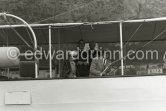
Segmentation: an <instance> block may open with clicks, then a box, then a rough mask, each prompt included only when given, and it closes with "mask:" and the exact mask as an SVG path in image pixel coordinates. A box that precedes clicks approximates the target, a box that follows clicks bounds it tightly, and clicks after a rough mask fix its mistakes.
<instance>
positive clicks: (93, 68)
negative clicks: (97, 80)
mask: <svg viewBox="0 0 166 111" xmlns="http://www.w3.org/2000/svg"><path fill="white" fill-rule="evenodd" d="M96 65H97V61H96V60H92V63H91V66H90V74H91V75H94V76H100V74H101V71H99V70H97V67H96Z"/></svg>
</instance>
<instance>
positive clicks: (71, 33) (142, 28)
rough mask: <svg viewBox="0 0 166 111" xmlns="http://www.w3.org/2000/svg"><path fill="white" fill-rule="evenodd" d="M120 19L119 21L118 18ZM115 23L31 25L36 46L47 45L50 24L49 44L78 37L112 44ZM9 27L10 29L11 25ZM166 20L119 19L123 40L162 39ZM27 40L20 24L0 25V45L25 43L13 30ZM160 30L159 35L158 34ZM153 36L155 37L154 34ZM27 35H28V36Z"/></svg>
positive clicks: (115, 36) (115, 35) (115, 38)
mask: <svg viewBox="0 0 166 111" xmlns="http://www.w3.org/2000/svg"><path fill="white" fill-rule="evenodd" d="M119 22H120V21H119ZM119 22H118V21H115V22H113V21H112V22H99V23H78V24H77V23H73V24H72V23H70V24H68V23H66V24H65V23H64V24H61V25H60V23H59V24H57V25H56V24H36V25H35V24H34V25H32V27H33V29H34V31H35V34H36V37H37V41H38V45H47V44H48V36H49V34H48V30H49V26H50V25H51V26H52V27H51V28H52V30H51V31H52V44H57V43H76V42H78V41H79V40H80V39H83V40H85V41H86V42H90V41H94V42H100V43H115V42H119V41H120V37H119V36H120V32H119ZM11 27H13V28H11ZM165 27H166V21H164V19H162V21H155V20H154V21H150V20H149V21H145V20H144V21H143V20H142V21H140V20H138V21H137V22H136V21H124V22H123V28H122V31H123V42H126V41H128V40H130V41H138V42H139V41H150V40H153V39H154V40H165V37H166V33H165V30H166V28H165ZM15 30H16V31H17V32H18V33H19V34H20V35H21V37H23V39H24V40H25V41H27V43H29V44H32V43H33V42H32V40H33V39H32V40H31V38H32V35H31V34H30V33H28V32H27V29H26V28H25V27H24V26H22V25H20V26H19V25H15V26H12V25H11V26H10V27H9V26H8V27H6V26H4V27H2V26H0V45H5V44H7V43H8V44H11V45H25V43H24V42H23V40H22V39H20V37H18V34H17V33H16V31H15ZM160 33H161V34H160ZM159 34H160V36H159V37H157V38H156V39H155V37H156V36H158V35H159ZM30 36H31V38H30Z"/></svg>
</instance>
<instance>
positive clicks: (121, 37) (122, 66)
mask: <svg viewBox="0 0 166 111" xmlns="http://www.w3.org/2000/svg"><path fill="white" fill-rule="evenodd" d="M122 24H123V23H122V21H121V22H120V23H119V28H120V60H121V75H122V76H123V75H124V64H123V30H122Z"/></svg>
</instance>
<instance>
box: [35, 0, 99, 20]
mask: <svg viewBox="0 0 166 111" xmlns="http://www.w3.org/2000/svg"><path fill="white" fill-rule="evenodd" d="M97 1H100V0H93V1H91V2H89V3H85V4H83V5H80V6H78V7H77V8H74V9H71V10H69V11H66V12H63V13H60V14H58V15H55V16H51V17H48V18H46V19H43V20H40V21H36V22H34V23H41V22H44V21H47V20H52V19H55V18H57V17H59V16H62V15H65V14H68V13H71V12H73V11H75V10H78V9H81V8H84V7H87V6H88V5H90V4H93V3H95V2H97Z"/></svg>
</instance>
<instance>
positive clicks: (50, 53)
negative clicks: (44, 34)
mask: <svg viewBox="0 0 166 111" xmlns="http://www.w3.org/2000/svg"><path fill="white" fill-rule="evenodd" d="M49 64H50V65H49V67H50V78H52V51H51V25H49Z"/></svg>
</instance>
